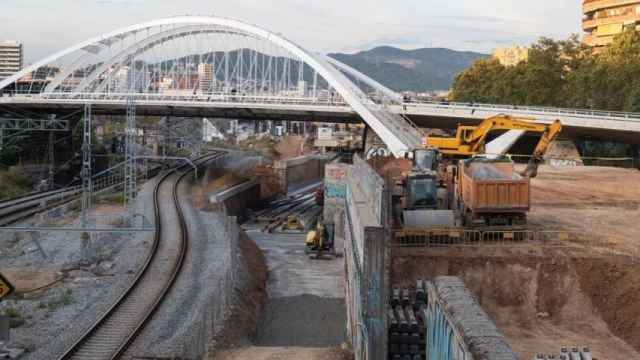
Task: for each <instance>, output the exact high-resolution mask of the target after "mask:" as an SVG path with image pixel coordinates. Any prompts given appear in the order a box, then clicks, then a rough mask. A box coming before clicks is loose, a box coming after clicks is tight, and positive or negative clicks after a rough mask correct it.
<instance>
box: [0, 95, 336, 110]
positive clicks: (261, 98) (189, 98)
mask: <svg viewBox="0 0 640 360" xmlns="http://www.w3.org/2000/svg"><path fill="white" fill-rule="evenodd" d="M129 98H133V99H134V100H135V101H184V102H196V103H232V104H236V103H247V104H286V105H317V106H335V107H348V104H347V103H345V102H344V101H342V100H339V99H335V98H318V97H315V98H314V97H294V96H269V95H243V94H238V95H234V94H229V93H211V94H198V93H196V94H160V93H156V94H154V93H139V94H130V93H41V94H16V95H13V96H9V97H4V98H0V101H2V99H4V100H5V101H13V100H25V101H30V100H33V101H42V100H45V101H46V100H51V101H64V100H75V101H126V100H127V99H129Z"/></svg>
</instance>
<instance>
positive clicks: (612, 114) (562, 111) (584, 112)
mask: <svg viewBox="0 0 640 360" xmlns="http://www.w3.org/2000/svg"><path fill="white" fill-rule="evenodd" d="M424 105H428V106H436V107H443V108H461V109H469V110H473V109H480V110H496V111H506V110H510V111H513V110H516V111H520V112H539V113H548V114H559V115H570V116H591V117H598V118H616V119H621V118H622V119H634V120H635V119H638V120H640V113H632V112H623V111H602V110H589V109H569V108H555V107H548V106H520V105H504V104H503V105H501V104H482V103H469V102H466V103H465V102H448V101H411V102H405V103H403V107H404V108H408V107H420V106H424Z"/></svg>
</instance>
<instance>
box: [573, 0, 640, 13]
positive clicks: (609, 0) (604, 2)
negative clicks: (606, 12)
mask: <svg viewBox="0 0 640 360" xmlns="http://www.w3.org/2000/svg"><path fill="white" fill-rule="evenodd" d="M633 4H639V5H640V1H638V0H594V1H589V2H586V1H585V2H583V3H582V12H583V13H585V14H587V13H591V12H594V11H596V10H600V9H606V8H610V7H618V6H622V5H633Z"/></svg>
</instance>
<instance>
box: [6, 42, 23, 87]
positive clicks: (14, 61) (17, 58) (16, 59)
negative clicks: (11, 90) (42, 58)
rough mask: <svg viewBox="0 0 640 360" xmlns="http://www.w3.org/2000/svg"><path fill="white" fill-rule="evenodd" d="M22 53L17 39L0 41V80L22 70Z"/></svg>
mask: <svg viewBox="0 0 640 360" xmlns="http://www.w3.org/2000/svg"><path fill="white" fill-rule="evenodd" d="M23 65H24V53H23V48H22V44H20V43H19V42H17V41H0V80H2V79H5V78H8V77H9V76H11V75H13V74H15V73H17V72H18V71H20V70H22V67H23Z"/></svg>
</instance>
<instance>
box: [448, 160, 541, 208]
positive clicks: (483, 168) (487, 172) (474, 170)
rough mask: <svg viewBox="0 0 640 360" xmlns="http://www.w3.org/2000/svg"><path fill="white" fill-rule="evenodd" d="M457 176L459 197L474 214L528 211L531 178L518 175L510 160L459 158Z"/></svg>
mask: <svg viewBox="0 0 640 360" xmlns="http://www.w3.org/2000/svg"><path fill="white" fill-rule="evenodd" d="M459 177H460V178H459V186H460V189H459V191H460V192H461V196H462V200H463V202H464V204H465V205H466V207H467V208H469V209H470V210H471V211H473V212H474V213H481V212H499V213H510V212H526V211H528V210H529V207H530V193H529V186H530V180H529V178H527V177H522V176H520V175H519V174H518V173H517V172H516V171H515V169H514V165H513V163H512V162H511V161H504V160H496V161H492V160H487V159H476V158H474V159H469V160H466V161H461V162H460V168H459Z"/></svg>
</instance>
